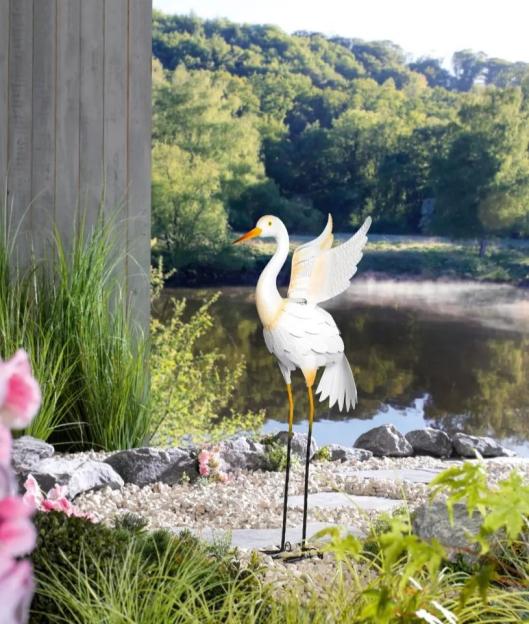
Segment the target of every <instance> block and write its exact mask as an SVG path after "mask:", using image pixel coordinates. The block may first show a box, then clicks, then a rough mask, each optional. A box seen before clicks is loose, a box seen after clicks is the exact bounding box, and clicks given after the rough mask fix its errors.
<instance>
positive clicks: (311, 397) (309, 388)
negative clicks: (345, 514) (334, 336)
mask: <svg viewBox="0 0 529 624" xmlns="http://www.w3.org/2000/svg"><path fill="white" fill-rule="evenodd" d="M313 383H314V378H312V379H310V380H309V379H307V392H308V395H309V434H308V436H307V455H306V457H305V491H304V492H303V529H302V532H301V547H302V548H305V545H306V541H307V507H308V494H309V463H310V447H311V443H312V423H313V422H314V395H313V394H312V384H313Z"/></svg>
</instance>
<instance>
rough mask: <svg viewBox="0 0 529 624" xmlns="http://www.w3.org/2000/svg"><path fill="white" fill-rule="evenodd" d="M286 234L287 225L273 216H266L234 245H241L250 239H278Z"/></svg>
mask: <svg viewBox="0 0 529 624" xmlns="http://www.w3.org/2000/svg"><path fill="white" fill-rule="evenodd" d="M283 233H286V228H285V225H284V224H283V221H281V219H278V218H277V217H274V216H273V215H265V216H264V217H261V218H260V219H259V221H257V223H256V225H255V227H254V228H253V229H251V230H250V231H249V232H246V234H243V235H242V236H240V237H239V238H238V239H237V240H234V241H233V242H234V243H240V242H242V241H244V240H248V239H250V238H255V237H256V236H259V237H260V238H276V239H277V238H278V237H279V236H280V235H281V234H283Z"/></svg>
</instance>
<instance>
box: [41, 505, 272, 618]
mask: <svg viewBox="0 0 529 624" xmlns="http://www.w3.org/2000/svg"><path fill="white" fill-rule="evenodd" d="M36 520H37V528H38V541H37V548H36V550H35V552H34V554H33V562H34V566H35V574H36V578H37V593H36V596H35V598H34V601H33V604H32V615H31V619H30V622H31V623H32V624H37V623H38V624H45V623H46V624H47V623H51V622H63V623H66V622H68V624H74V623H78V624H81V623H83V624H88V623H90V624H106V623H111V622H112V623H114V624H117V623H118V622H119V623H123V624H125V623H130V624H132V623H134V624H136V623H138V624H139V623H140V622H141V624H149V623H153V624H170V623H173V622H174V623H176V622H182V623H184V622H186V623H187V622H188V623H189V624H191V623H192V622H193V623H196V622H201V621H204V622H220V621H231V622H236V621H237V622H238V621H240V622H242V621H250V622H263V624H264V622H266V620H265V619H263V618H260V614H261V613H262V611H263V603H262V602H261V603H257V604H256V603H254V602H253V599H254V598H255V596H256V593H257V592H259V593H261V592H262V588H261V586H260V584H259V582H258V579H257V577H256V575H255V573H254V572H253V571H252V569H246V570H242V569H241V567H240V564H239V563H237V562H236V561H235V560H234V559H233V558H232V557H230V556H228V555H227V554H226V553H224V554H223V553H222V552H219V549H215V548H214V547H212V548H210V547H208V546H206V545H205V544H203V543H201V542H200V541H199V540H197V539H196V538H194V537H193V536H192V535H191V534H189V533H183V534H181V535H180V536H178V537H176V536H174V535H171V534H170V533H169V532H168V531H156V532H154V533H146V532H144V531H143V530H142V529H141V527H138V526H135V527H134V526H132V527H131V526H130V523H126V522H125V523H121V525H120V526H119V527H118V528H109V527H106V526H104V525H101V524H92V523H91V522H90V521H88V520H85V519H82V518H73V517H72V518H68V517H67V516H65V515H64V514H62V513H58V512H51V513H39V514H37V517H36ZM262 596H263V598H264V596H265V594H264V593H262ZM235 598H238V600H237V602H235V600H234V599H235ZM226 616H227V619H226Z"/></svg>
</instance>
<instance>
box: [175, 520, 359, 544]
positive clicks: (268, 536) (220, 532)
mask: <svg viewBox="0 0 529 624" xmlns="http://www.w3.org/2000/svg"><path fill="white" fill-rule="evenodd" d="M329 526H333V525H332V524H331V523H326V522H310V523H308V524H307V537H308V538H309V539H310V538H311V537H312V536H313V535H314V534H315V533H317V532H318V531H321V530H322V529H325V528H326V527H329ZM174 530H175V532H177V533H179V532H180V531H183V530H184V529H183V528H178V529H174ZM191 530H192V532H193V533H194V534H195V535H197V537H200V538H201V539H203V540H205V541H207V542H214V541H216V540H225V539H230V541H231V545H232V546H236V547H237V548H241V549H244V550H251V549H262V548H274V547H275V546H278V545H279V542H280V541H281V529H279V528H278V529H232V530H231V531H226V530H224V529H211V528H205V529H191ZM347 531H348V532H349V533H351V534H352V535H356V536H358V537H361V536H362V535H363V533H362V531H361V530H360V529H359V528H357V527H354V526H350V527H347ZM286 538H287V541H289V542H291V543H292V544H297V543H299V542H300V541H301V527H287V532H286Z"/></svg>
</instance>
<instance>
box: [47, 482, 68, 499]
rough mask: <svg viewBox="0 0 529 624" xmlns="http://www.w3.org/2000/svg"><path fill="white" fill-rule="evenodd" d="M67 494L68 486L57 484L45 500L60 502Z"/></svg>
mask: <svg viewBox="0 0 529 624" xmlns="http://www.w3.org/2000/svg"><path fill="white" fill-rule="evenodd" d="M67 494H68V486H66V485H59V484H58V483H56V484H55V485H54V486H53V487H52V488H51V490H50V491H49V492H48V496H47V498H48V499H49V500H56V501H57V500H61V499H63V498H65V497H66V496H67Z"/></svg>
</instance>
